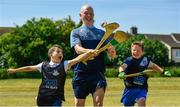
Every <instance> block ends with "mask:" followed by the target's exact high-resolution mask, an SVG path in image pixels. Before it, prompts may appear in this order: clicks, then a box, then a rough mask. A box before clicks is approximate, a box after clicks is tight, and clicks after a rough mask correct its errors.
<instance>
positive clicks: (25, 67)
mask: <svg viewBox="0 0 180 107" xmlns="http://www.w3.org/2000/svg"><path fill="white" fill-rule="evenodd" d="M37 70H38V68H37V67H36V66H35V65H33V66H24V67H20V68H16V69H14V68H10V69H8V70H7V71H8V72H9V73H15V72H30V71H37Z"/></svg>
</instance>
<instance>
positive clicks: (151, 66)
mask: <svg viewBox="0 0 180 107" xmlns="http://www.w3.org/2000/svg"><path fill="white" fill-rule="evenodd" d="M148 68H152V70H153V71H157V72H160V73H163V71H164V69H162V68H161V67H160V66H158V65H157V64H155V63H153V62H150V63H149V67H148Z"/></svg>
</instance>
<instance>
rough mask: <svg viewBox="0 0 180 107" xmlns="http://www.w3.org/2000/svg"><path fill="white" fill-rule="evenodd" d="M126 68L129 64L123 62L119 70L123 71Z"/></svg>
mask: <svg viewBox="0 0 180 107" xmlns="http://www.w3.org/2000/svg"><path fill="white" fill-rule="evenodd" d="M126 68H127V64H125V63H123V64H122V65H121V66H120V67H119V72H123V71H124V70H125V69H126Z"/></svg>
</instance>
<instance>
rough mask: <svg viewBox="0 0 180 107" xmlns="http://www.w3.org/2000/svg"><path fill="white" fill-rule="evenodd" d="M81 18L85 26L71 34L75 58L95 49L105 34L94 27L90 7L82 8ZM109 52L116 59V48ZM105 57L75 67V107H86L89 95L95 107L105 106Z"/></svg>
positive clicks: (84, 6)
mask: <svg viewBox="0 0 180 107" xmlns="http://www.w3.org/2000/svg"><path fill="white" fill-rule="evenodd" d="M80 18H81V20H82V22H83V25H82V26H81V27H79V28H77V29H74V30H73V31H72V32H71V47H72V49H73V50H74V53H75V56H77V55H79V54H82V53H85V52H87V51H88V50H93V49H95V48H96V46H97V45H98V43H99V42H100V40H101V38H102V37H103V35H104V33H105V32H104V31H103V30H101V29H97V28H96V27H94V26H93V23H94V11H93V8H92V7H91V6H90V5H83V6H82V8H81V9H80ZM108 51H109V52H108V53H109V55H110V57H112V58H113V57H115V55H116V54H114V53H115V49H114V47H112V46H111V47H109V49H108ZM112 53H113V54H112ZM104 55H105V53H104V52H102V53H100V54H98V55H97V54H96V55H94V59H93V60H90V61H88V62H87V65H85V64H83V63H82V62H81V63H78V64H76V65H75V66H74V67H73V72H74V74H75V76H74V78H73V80H72V86H73V90H74V94H75V106H85V99H86V97H87V96H88V95H89V93H91V94H92V97H93V103H94V106H103V98H104V94H105V88H106V85H107V83H106V79H105V76H104V72H105V64H104Z"/></svg>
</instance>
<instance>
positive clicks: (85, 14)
mask: <svg viewBox="0 0 180 107" xmlns="http://www.w3.org/2000/svg"><path fill="white" fill-rule="evenodd" d="M80 17H81V20H82V21H83V23H84V24H85V25H88V26H90V25H93V23H94V12H93V9H92V8H90V7H84V8H83V9H81V11H80Z"/></svg>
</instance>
